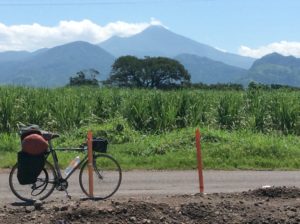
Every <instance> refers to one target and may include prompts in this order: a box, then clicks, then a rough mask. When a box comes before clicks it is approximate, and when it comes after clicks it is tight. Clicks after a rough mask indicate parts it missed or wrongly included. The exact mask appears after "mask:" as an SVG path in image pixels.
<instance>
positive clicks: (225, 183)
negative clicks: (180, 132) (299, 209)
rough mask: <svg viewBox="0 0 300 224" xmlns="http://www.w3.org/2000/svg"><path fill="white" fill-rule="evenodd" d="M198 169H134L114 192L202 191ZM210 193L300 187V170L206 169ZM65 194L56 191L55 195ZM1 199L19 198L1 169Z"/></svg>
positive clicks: (75, 190)
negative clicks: (271, 187) (268, 187)
mask: <svg viewBox="0 0 300 224" xmlns="http://www.w3.org/2000/svg"><path fill="white" fill-rule="evenodd" d="M197 178H198V173H197V171H130V172H123V181H122V184H121V187H120V189H119V191H118V192H117V193H116V195H115V196H114V197H115V198H117V197H124V196H129V197H130V196H138V195H172V194H194V193H198V192H199V185H198V179H197ZM70 181H71V183H70V187H69V189H68V190H69V193H70V194H71V195H72V196H73V197H81V196H83V193H82V192H81V190H80V187H79V184H78V175H76V174H74V175H73V176H72V178H71V179H70ZM204 182H205V189H204V191H205V192H206V193H213V192H238V191H246V190H249V189H255V188H258V187H261V186H264V185H271V186H273V185H274V186H297V187H300V171H204ZM59 197H64V194H63V193H61V192H57V191H55V192H54V193H53V194H52V195H51V196H50V199H51V198H53V199H54V198H59ZM0 201H1V202H5V203H11V202H15V201H18V199H17V198H15V197H14V195H13V194H12V193H11V192H10V189H9V186H8V171H7V170H5V171H3V170H2V171H1V172H0Z"/></svg>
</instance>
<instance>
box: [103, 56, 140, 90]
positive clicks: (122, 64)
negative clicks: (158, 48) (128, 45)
mask: <svg viewBox="0 0 300 224" xmlns="http://www.w3.org/2000/svg"><path fill="white" fill-rule="evenodd" d="M141 66H142V65H141V61H140V60H139V59H138V58H136V57H134V56H123V57H119V58H118V59H117V60H116V61H115V63H114V64H113V65H112V71H111V75H110V78H109V79H108V80H107V81H106V82H105V83H106V84H112V85H116V86H124V87H142V82H143V81H142V74H141V70H142V68H141Z"/></svg>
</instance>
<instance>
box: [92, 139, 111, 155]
mask: <svg viewBox="0 0 300 224" xmlns="http://www.w3.org/2000/svg"><path fill="white" fill-rule="evenodd" d="M107 144H108V141H107V140H106V139H103V138H93V151H96V152H101V153H106V151H107Z"/></svg>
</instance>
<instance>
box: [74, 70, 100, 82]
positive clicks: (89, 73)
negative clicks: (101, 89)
mask: <svg viewBox="0 0 300 224" xmlns="http://www.w3.org/2000/svg"><path fill="white" fill-rule="evenodd" d="M99 74H100V73H99V72H98V71H97V70H95V69H88V70H83V71H79V72H77V73H76V75H75V76H74V77H70V83H69V86H82V85H91V86H99V82H98V80H97V78H96V77H97V75H99Z"/></svg>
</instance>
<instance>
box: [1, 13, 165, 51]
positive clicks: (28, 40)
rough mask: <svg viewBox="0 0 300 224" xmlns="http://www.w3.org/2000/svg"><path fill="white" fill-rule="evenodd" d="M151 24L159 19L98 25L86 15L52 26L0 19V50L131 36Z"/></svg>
mask: <svg viewBox="0 0 300 224" xmlns="http://www.w3.org/2000/svg"><path fill="white" fill-rule="evenodd" d="M151 25H162V23H161V22H160V21H159V20H157V19H154V18H151V20H150V21H149V22H143V23H126V22H123V21H117V22H112V23H108V24H107V25H105V26H100V25H98V24H96V23H94V22H92V21H90V20H88V19H85V20H82V21H60V22H59V24H58V25H57V26H52V27H49V26H43V25H40V24H38V23H34V24H30V25H13V26H7V25H5V24H3V23H0V51H10V50H27V51H34V50H37V49H40V48H45V47H54V46H57V45H60V44H65V43H68V42H72V41H77V40H82V41H87V42H90V43H94V44H96V43H100V42H102V41H104V40H106V39H108V38H110V37H112V36H114V35H117V36H120V37H128V36H132V35H134V34H137V33H139V32H141V31H143V30H144V29H146V28H148V27H149V26H151Z"/></svg>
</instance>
